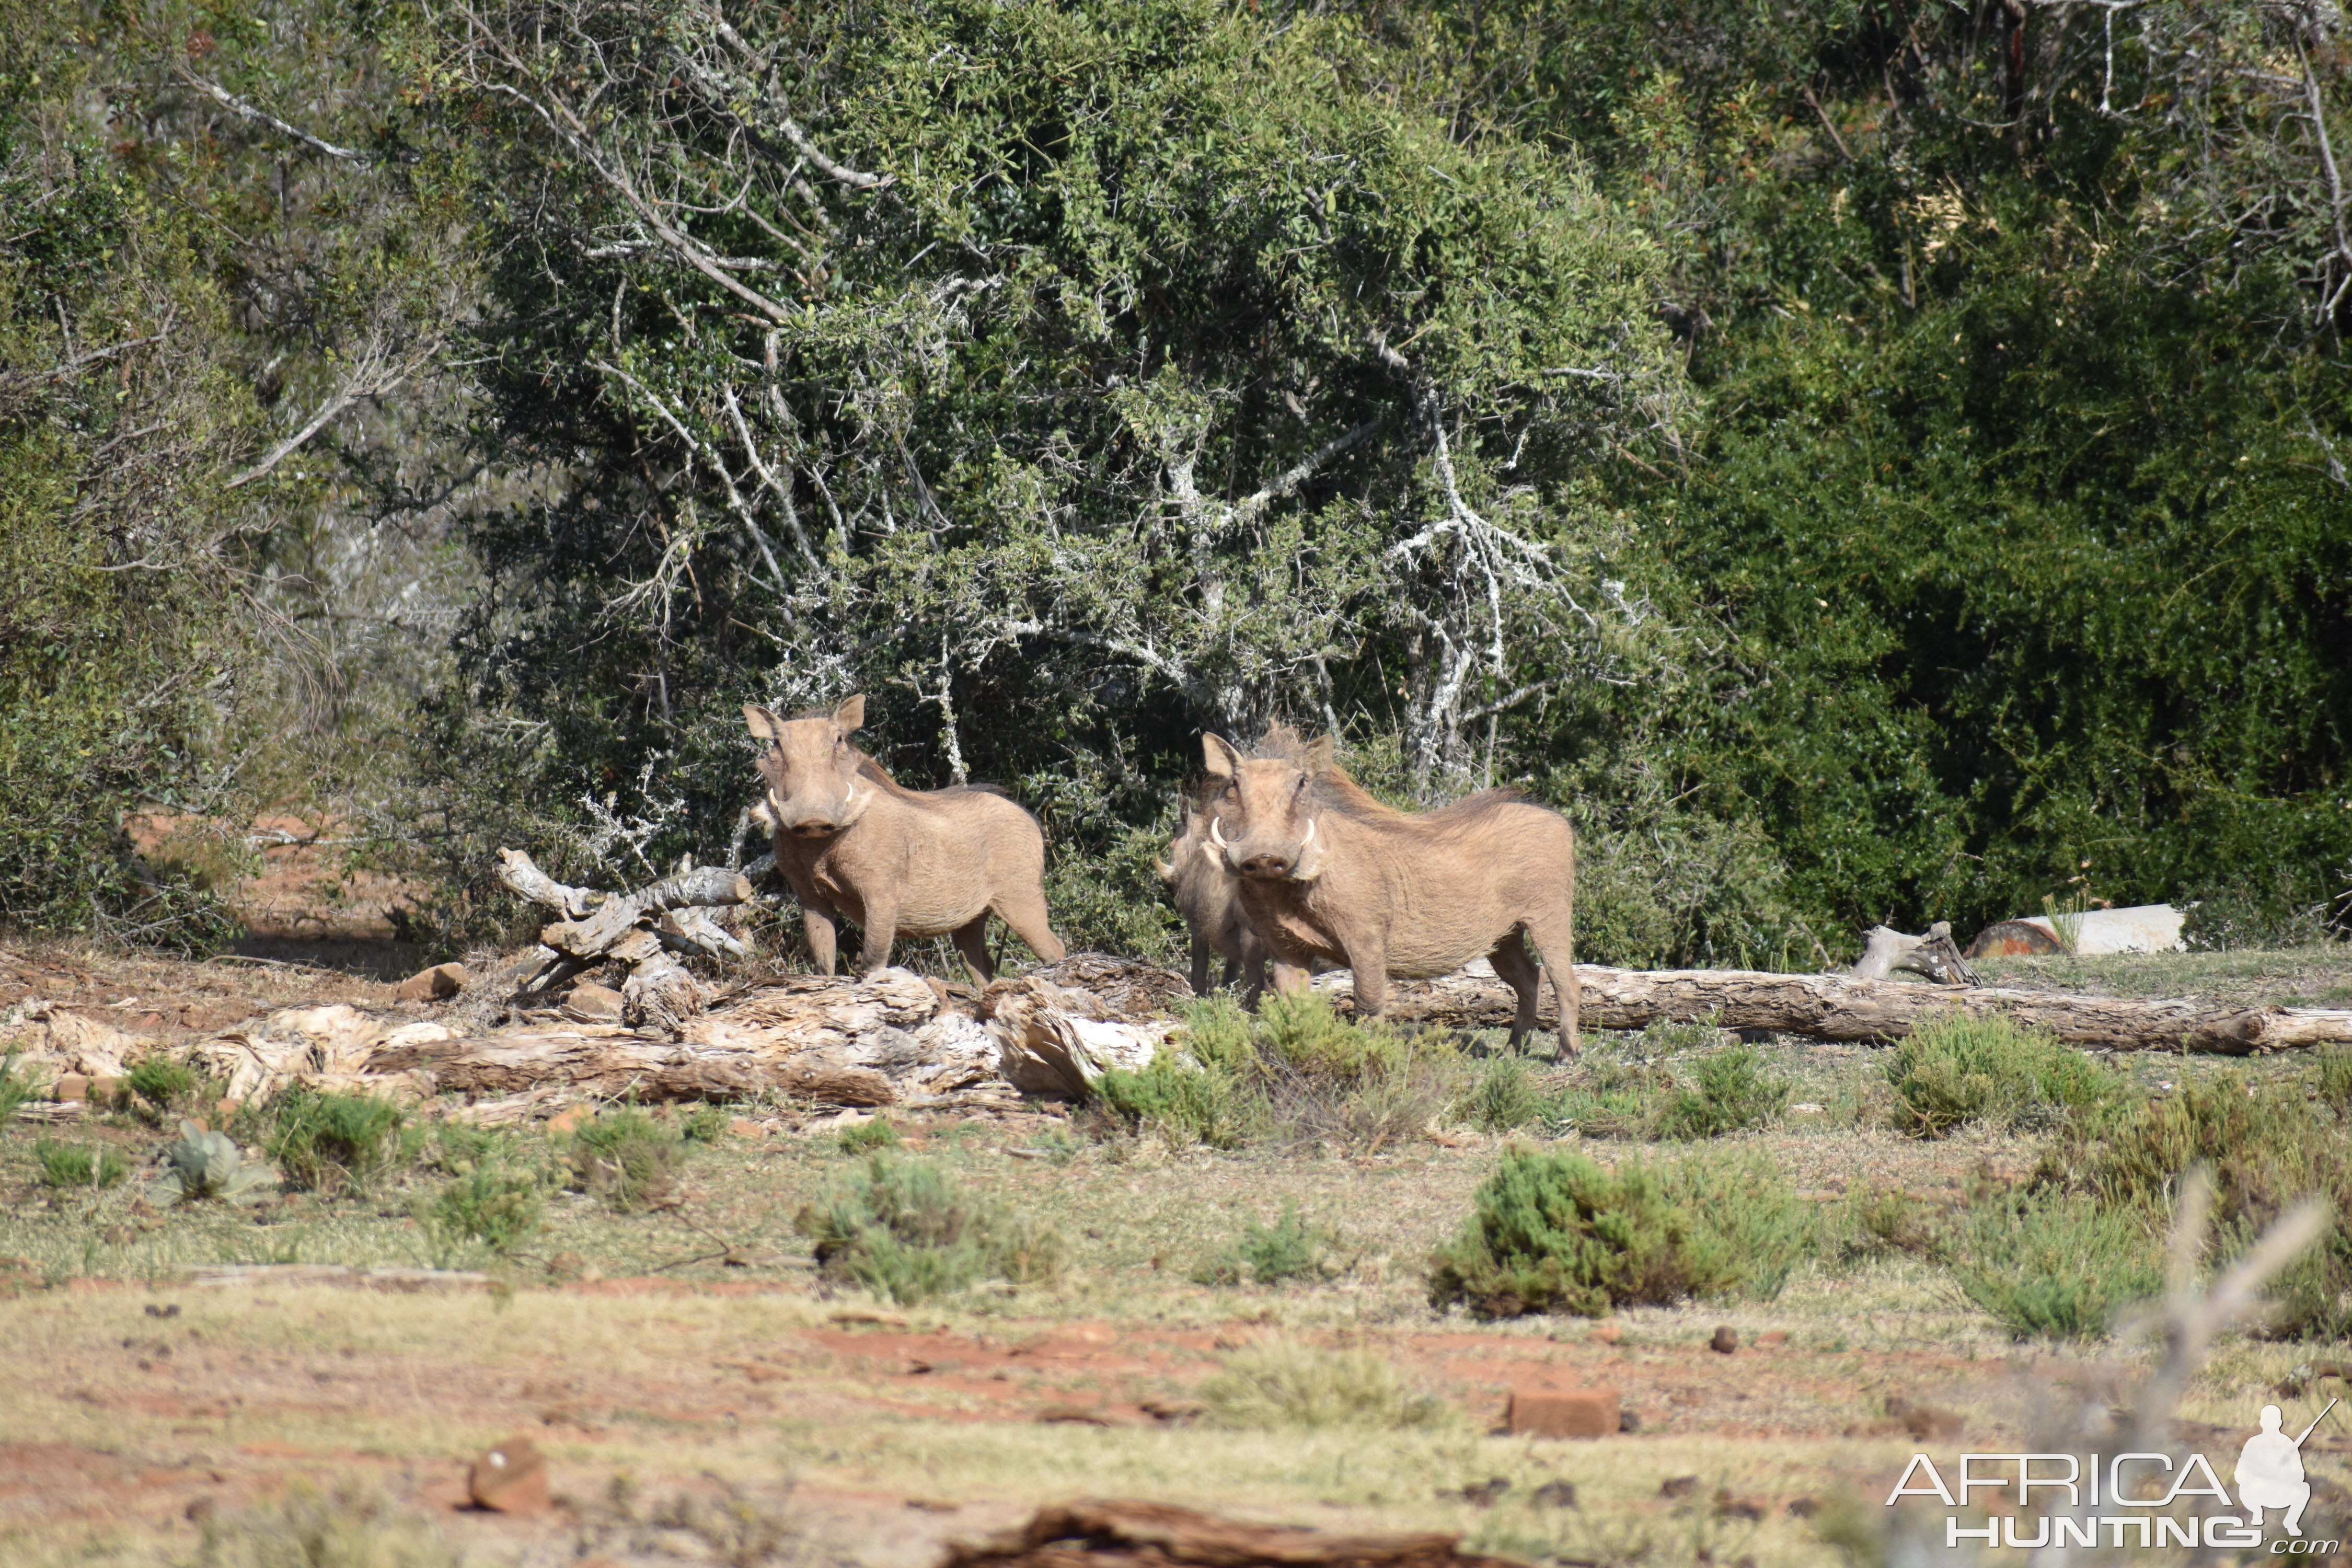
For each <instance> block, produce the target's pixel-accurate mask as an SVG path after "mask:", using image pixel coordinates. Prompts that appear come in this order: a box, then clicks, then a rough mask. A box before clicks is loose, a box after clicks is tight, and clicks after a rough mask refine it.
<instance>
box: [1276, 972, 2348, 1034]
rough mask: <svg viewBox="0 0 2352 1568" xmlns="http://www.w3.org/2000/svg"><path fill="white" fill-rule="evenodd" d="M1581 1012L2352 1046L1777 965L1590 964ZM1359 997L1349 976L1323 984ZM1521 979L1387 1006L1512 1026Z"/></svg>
mask: <svg viewBox="0 0 2352 1568" xmlns="http://www.w3.org/2000/svg"><path fill="white" fill-rule="evenodd" d="M1577 975H1578V978H1579V980H1580V982H1581V983H1582V985H1583V992H1584V995H1583V1003H1584V1005H1583V1008H1582V1011H1581V1013H1580V1018H1581V1020H1582V1022H1583V1024H1584V1025H1585V1026H1586V1027H1588V1028H1602V1029H1639V1028H1643V1027H1644V1026H1648V1025H1650V1024H1653V1023H1656V1022H1658V1021H1660V1020H1665V1021H1668V1022H1680V1021H1686V1020H1692V1019H1703V1018H1713V1019H1714V1020H1715V1021H1716V1022H1717V1024H1719V1025H1720V1026H1722V1027H1724V1028H1727V1029H1769V1030H1771V1031H1773V1032H1775V1033H1777V1034H1784V1035H1801V1036H1805V1037H1808V1038H1811V1039H1816V1040H1869V1041H1885V1040H1895V1039H1900V1038H1901V1037H1904V1036H1906V1035H1907V1034H1909V1033H1910V1032H1911V1031H1912V1030H1913V1029H1914V1028H1915V1027H1916V1026H1917V1025H1918V1023H1919V1021H1920V1020H1921V1019H1923V1018H1925V1017H1927V1016H1929V1015H1931V1014H1935V1013H1938V1012H1960V1013H1967V1014H1969V1015H1971V1016H1987V1015H1991V1014H2005V1015H2007V1016H2009V1017H2011V1018H2014V1019H2015V1020H2017V1022H2019V1023H2021V1024H2029V1025H2033V1026H2039V1027H2042V1028H2046V1029H2048V1030H2050V1031H2051V1032H2052V1033H2053V1034H2054V1035H2056V1036H2057V1037H2058V1038H2060V1039H2061V1040H2063V1041H2065V1042H2066V1043H2068V1044H2069V1045H2076V1046H2084V1047H2093V1048H2096V1049H2104V1050H2115V1051H2186V1052H2191V1053H2199V1054H2206V1055H2216V1056H2251V1055H2252V1054H2254V1053H2256V1052H2261V1051H2275V1050H2290V1049H2294V1048H2295V1047H2305V1046H2316V1045H2327V1044H2341V1043H2352V1011H2347V1010H2342V1009H2329V1008H2318V1007H2251V1008H2247V1007H2216V1006H2214V1005H2212V1004H2210V1003H2208V1002H2199V1001H2195V1000H2191V999H2188V998H2174V999H2167V1000H2162V1001H2141V1000H2137V999H2132V998H2126V997H2119V996H2089V995H2083V994H2076V993H2072V992H2053V991H2013V990H2009V989H2006V988H2004V987H2000V986H1990V985H1969V986H1947V985H1915V984H1908V983H1906V982H1902V981H1888V980H1857V979H1855V978H1853V976H1851V975H1844V974H1771V973H1758V972H1755V971H1749V970H1737V969H1665V970H1636V969H1604V968H1601V967H1599V966H1597V965H1592V964H1579V965H1578V966H1577ZM1317 984H1318V985H1319V986H1322V987H1324V988H1327V989H1328V990H1329V991H1330V992H1331V993H1332V994H1333V996H1334V999H1335V1000H1339V1001H1341V1002H1343V1003H1347V1004H1349V1010H1350V1011H1352V990H1351V987H1350V985H1349V980H1348V979H1347V977H1345V976H1343V975H1334V976H1331V977H1330V978H1328V979H1327V980H1323V981H1318V982H1317ZM1513 1006H1514V1000H1513V997H1512V994H1511V991H1510V988H1509V987H1508V986H1507V985H1505V984H1502V983H1501V982H1500V981H1498V980H1496V979H1493V978H1491V977H1489V976H1481V975H1476V974H1473V973H1466V972H1465V973H1455V974H1449V975H1446V976H1444V977H1443V978H1441V979H1437V980H1424V981H1413V982H1407V983H1403V984H1398V985H1395V986H1392V987H1391V989H1390V992H1389V999H1388V1003H1387V1005H1386V1007H1385V1008H1384V1009H1383V1011H1384V1012H1385V1013H1386V1015H1387V1016H1390V1017H1393V1018H1401V1019H1412V1020H1416V1021H1418V1022H1422V1023H1426V1024H1437V1025H1444V1026H1448V1027H1453V1028H1476V1029H1492V1028H1507V1027H1508V1026H1509V1025H1510V1022H1511V1015H1512V1009H1513Z"/></svg>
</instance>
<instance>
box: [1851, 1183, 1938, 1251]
mask: <svg viewBox="0 0 2352 1568" xmlns="http://www.w3.org/2000/svg"><path fill="white" fill-rule="evenodd" d="M1842 1217H1843V1220H1844V1222H1845V1230H1846V1234H1845V1237H1844V1238H1843V1246H1844V1249H1845V1250H1846V1251H1847V1252H1848V1253H1849V1254H1850V1255H1852V1256H1856V1257H1867V1256H1869V1255H1871V1254H1873V1253H1882V1252H1901V1253H1907V1254H1909V1255H1910V1256H1912V1257H1914V1258H1927V1259H1928V1260H1929V1261H1931V1262H1936V1263H1943V1262H1947V1261H1948V1260H1949V1259H1950V1257H1951V1254H1952V1246H1953V1242H1952V1234H1951V1233H1952V1224H1951V1215H1949V1213H1948V1211H1946V1210H1944V1209H1941V1208H1938V1207H1937V1206H1936V1205H1933V1204H1928V1203H1923V1202H1921V1201H1920V1200H1919V1199H1917V1198H1915V1197H1913V1196H1911V1195H1910V1194H1908V1193H1902V1192H1897V1191H1895V1190H1894V1189H1892V1188H1887V1187H1880V1186H1876V1185H1874V1184H1864V1185H1863V1186H1860V1187H1857V1188H1855V1189H1854V1190H1853V1192H1852V1193H1850V1194H1847V1196H1846V1201H1845V1205H1844V1212H1843V1216H1842Z"/></svg>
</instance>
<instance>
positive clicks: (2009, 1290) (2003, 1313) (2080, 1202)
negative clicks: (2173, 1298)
mask: <svg viewBox="0 0 2352 1568" xmlns="http://www.w3.org/2000/svg"><path fill="white" fill-rule="evenodd" d="M2161 1250H2162V1248H2161V1245H2160V1243H2159V1242H2158V1238H2157V1237H2156V1235H2155V1234H2154V1230H2153V1228H2152V1226H2151V1224H2150V1216H2149V1215H2147V1214H2146V1213H2144V1212H2139V1211H2133V1210H2126V1209H2117V1208H2111V1207H2106V1206H2103V1205H2100V1204H2098V1203H2097V1202H2095V1200H2094V1199H2092V1198H2091V1197H2090V1196H2089V1195H2088V1194H2080V1193H2061V1192H2042V1193H2021V1192H2006V1193H2002V1194H1997V1195H1994V1196H1991V1197H1990V1198H1988V1199H1986V1200H1984V1201H1981V1202H1979V1203H1977V1204H1974V1205H1970V1206H1969V1213H1968V1216H1967V1218H1966V1220H1965V1221H1964V1222H1963V1223H1962V1226H1961V1227H1960V1235H1959V1237H1958V1257H1957V1258H1956V1260H1955V1262H1954V1264H1953V1268H1952V1273H1953V1276H1954V1278H1955V1279H1958V1281H1959V1285H1960V1289H1962V1290H1963V1291H1965V1292H1966V1293H1967V1295H1968V1298H1969V1300H1971V1301H1974V1302H1975V1303H1976V1304H1977V1305H1978V1306H1979V1307H1981V1308H1983V1309H1984V1310H1986V1311H1987V1312H1990V1314H1992V1316H1993V1317H1994V1318H1995V1319H1997V1320H1998V1321H2000V1324H2001V1326H2002V1327H2004V1328H2006V1329H2008V1330H2009V1331H2010V1332H2011V1334H2014V1335H2015V1336H2017V1337H2018V1338H2019V1339H2033V1338H2042V1337H2048V1338H2053V1339H2088V1338H2093V1337H2095V1336H2097V1335H2100V1334H2103V1333H2105V1331H2107V1329H2108V1327H2109V1325H2110V1324H2111V1322H2112V1321H2113V1320H2114V1318H2115V1315H2116V1312H2117V1311H2118V1310H2121V1309H2122V1308H2124V1307H2126V1306H2128V1305H2130V1304H2131V1303H2132V1302H2134V1301H2138V1300H2146V1299H2147V1298H2148V1297H2151V1296H2154V1295H2155V1294H2157V1293H2158V1290H2159V1289H2162V1287H2163V1283H2164V1273H2163V1267H2162V1263H2161V1258H2160V1254H2161Z"/></svg>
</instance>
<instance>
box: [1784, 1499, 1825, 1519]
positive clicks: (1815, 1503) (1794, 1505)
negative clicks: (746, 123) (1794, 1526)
mask: <svg viewBox="0 0 2352 1568" xmlns="http://www.w3.org/2000/svg"><path fill="white" fill-rule="evenodd" d="M1821 1511H1822V1500H1821V1499H1819V1498H1811V1497H1801V1498H1793V1499H1791V1500H1790V1503H1789V1517H1790V1519H1811V1518H1812V1517H1813V1515H1815V1514H1817V1513H1819V1512H1821Z"/></svg>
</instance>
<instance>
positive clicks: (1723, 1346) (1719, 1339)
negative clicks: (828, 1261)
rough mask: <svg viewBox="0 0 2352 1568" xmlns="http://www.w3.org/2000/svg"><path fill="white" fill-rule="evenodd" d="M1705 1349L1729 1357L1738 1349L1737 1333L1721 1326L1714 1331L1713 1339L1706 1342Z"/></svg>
mask: <svg viewBox="0 0 2352 1568" xmlns="http://www.w3.org/2000/svg"><path fill="white" fill-rule="evenodd" d="M1706 1348H1707V1349H1709V1350H1711V1351H1713V1352H1715V1353H1716V1354H1717V1355H1729V1354H1730V1353H1731V1352H1734V1351H1736V1350H1738V1348H1739V1331H1738V1329H1735V1328H1733V1327H1732V1326H1731V1325H1730V1324H1729V1323H1725V1324H1723V1325H1722V1326H1720V1327H1719V1328H1717V1330H1716V1331H1715V1338H1713V1339H1711V1340H1709V1341H1707V1342H1706Z"/></svg>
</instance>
